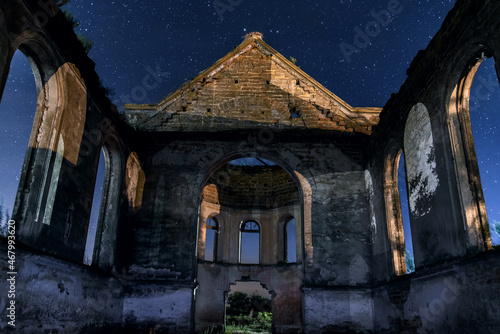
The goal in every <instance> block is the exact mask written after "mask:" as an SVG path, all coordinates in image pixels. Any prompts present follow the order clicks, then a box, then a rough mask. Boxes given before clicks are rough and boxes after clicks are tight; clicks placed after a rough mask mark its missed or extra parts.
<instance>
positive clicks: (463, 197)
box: [445, 43, 499, 253]
mask: <svg viewBox="0 0 500 334" xmlns="http://www.w3.org/2000/svg"><path fill="white" fill-rule="evenodd" d="M490 50H491V49H490V48H489V47H487V46H485V44H483V43H472V44H468V45H467V46H466V47H463V48H461V49H459V50H457V56H456V59H455V61H456V63H455V64H454V66H453V68H451V69H449V70H448V76H449V77H450V80H451V83H452V85H450V86H451V87H450V91H449V92H448V94H447V98H448V99H449V100H448V101H446V102H447V103H446V106H447V108H446V110H445V112H446V116H447V119H448V122H447V130H448V133H449V140H450V146H451V155H452V157H453V165H452V166H451V167H450V168H452V169H453V170H454V172H455V174H456V184H457V188H458V196H459V202H460V204H459V205H460V207H461V210H460V211H461V218H462V220H463V227H464V230H466V236H465V240H466V243H467V245H466V247H467V250H468V251H469V252H472V253H475V252H478V251H484V250H486V249H491V248H492V244H491V236H490V233H489V224H488V218H487V214H486V205H485V200H484V195H483V190H482V189H483V188H482V185H481V179H480V175H479V166H478V163H477V157H476V151H475V147H474V140H473V136H472V127H471V123H470V114H469V99H470V97H471V87H472V82H473V80H474V77H475V75H476V72H477V70H478V68H479V66H480V65H481V63H482V61H483V60H484V59H485V58H487V57H491V56H492V54H493V53H492V51H490ZM458 52H460V53H458ZM497 56H498V55H495V66H496V72H497V77H498V76H499V63H498V61H496V60H497V59H498V58H496V57H497Z"/></svg>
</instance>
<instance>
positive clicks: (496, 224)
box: [492, 220, 500, 236]
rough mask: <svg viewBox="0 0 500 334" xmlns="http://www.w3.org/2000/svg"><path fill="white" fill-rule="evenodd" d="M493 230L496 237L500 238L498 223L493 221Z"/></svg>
mask: <svg viewBox="0 0 500 334" xmlns="http://www.w3.org/2000/svg"><path fill="white" fill-rule="evenodd" d="M492 224H493V230H494V231H495V233H496V234H498V236H500V222H499V221H498V220H493V222H492Z"/></svg>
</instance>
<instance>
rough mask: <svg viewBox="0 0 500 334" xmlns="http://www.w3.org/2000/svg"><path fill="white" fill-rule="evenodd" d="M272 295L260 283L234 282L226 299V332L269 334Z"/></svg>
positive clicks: (270, 330)
mask: <svg viewBox="0 0 500 334" xmlns="http://www.w3.org/2000/svg"><path fill="white" fill-rule="evenodd" d="M272 308H273V303H272V295H271V293H269V291H268V290H267V289H265V288H264V287H263V286H262V285H261V284H260V282H256V281H236V284H234V285H231V286H230V290H229V292H228V293H227V298H226V319H225V323H226V325H225V329H226V332H230V333H233V332H243V333H247V332H251V333H271V332H272V318H273V311H272Z"/></svg>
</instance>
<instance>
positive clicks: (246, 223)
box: [195, 155, 310, 332]
mask: <svg viewBox="0 0 500 334" xmlns="http://www.w3.org/2000/svg"><path fill="white" fill-rule="evenodd" d="M275 161H276V160H275V159H274V158H273V157H268V156H266V157H256V156H242V155H239V156H238V155H237V156H230V157H227V158H226V159H224V160H222V161H221V162H219V163H217V164H215V167H214V168H212V169H211V170H210V172H209V173H208V175H207V176H206V178H205V181H204V182H203V187H202V190H201V196H200V211H199V212H200V215H199V225H198V247H197V254H196V255H197V283H198V288H197V290H196V293H195V326H196V331H197V332H203V331H204V330H206V329H209V328H222V327H223V326H224V323H225V310H226V305H225V302H226V299H225V294H226V295H227V291H228V286H229V285H230V284H234V282H236V281H257V282H261V283H262V284H263V285H265V286H266V287H267V288H268V289H269V290H270V291H273V294H274V295H273V299H272V303H273V307H272V308H273V310H274V313H273V316H272V319H273V330H274V331H278V332H279V331H281V330H282V329H284V328H285V327H286V328H297V329H301V328H302V293H301V291H300V287H301V285H302V280H303V276H304V275H303V273H304V267H303V263H304V259H305V258H306V257H305V254H306V253H307V252H306V251H305V247H304V245H305V244H306V243H307V240H308V239H309V238H310V235H309V236H308V234H310V226H308V227H305V225H304V221H307V222H308V224H310V217H307V218H306V219H305V217H306V216H307V214H305V212H308V213H309V215H310V195H309V193H310V190H306V191H304V188H306V189H310V188H308V184H307V185H306V187H304V183H306V181H305V178H303V177H302V176H301V175H300V174H298V173H296V172H293V171H290V170H289V168H287V167H286V166H284V165H283V164H279V163H276V162H275ZM301 177H302V178H303V180H300V178H301ZM304 193H306V196H304ZM307 202H309V203H307ZM307 207H309V209H306V208H307ZM291 221H292V224H290V222H291ZM290 226H292V227H293V228H294V231H291V230H290ZM305 231H309V232H308V233H307V232H306V233H305ZM291 240H293V242H294V243H295V245H294V246H293V245H290V242H291ZM292 250H293V255H294V256H290V254H291V253H292ZM292 260H293V261H292Z"/></svg>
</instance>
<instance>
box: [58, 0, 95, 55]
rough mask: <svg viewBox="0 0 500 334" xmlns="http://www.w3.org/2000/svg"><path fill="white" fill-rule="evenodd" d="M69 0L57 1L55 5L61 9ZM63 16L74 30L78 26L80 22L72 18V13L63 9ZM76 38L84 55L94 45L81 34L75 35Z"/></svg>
mask: <svg viewBox="0 0 500 334" xmlns="http://www.w3.org/2000/svg"><path fill="white" fill-rule="evenodd" d="M70 1H71V0H59V1H57V2H56V3H57V5H58V6H59V7H62V6H64V5H67V4H68V3H70ZM63 13H64V16H65V17H66V20H67V21H68V22H69V23H70V24H71V27H72V28H73V29H75V28H76V27H78V26H79V25H80V22H79V21H78V20H77V19H76V18H75V17H74V15H73V13H72V12H70V11H69V10H67V9H63ZM76 37H77V38H78V40H79V41H80V43H82V45H83V48H84V49H85V53H89V52H90V50H91V49H92V46H93V45H94V42H93V41H92V40H90V39H89V38H88V37H87V36H86V35H82V34H76Z"/></svg>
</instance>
